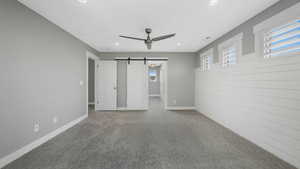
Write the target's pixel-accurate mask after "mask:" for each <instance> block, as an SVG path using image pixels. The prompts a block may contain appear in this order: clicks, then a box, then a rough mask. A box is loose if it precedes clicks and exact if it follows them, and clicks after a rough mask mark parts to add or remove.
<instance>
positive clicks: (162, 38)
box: [152, 33, 176, 41]
mask: <svg viewBox="0 0 300 169" xmlns="http://www.w3.org/2000/svg"><path fill="white" fill-rule="evenodd" d="M175 35H176V33H173V34H169V35H164V36H159V37H156V38H153V39H152V41H160V40H164V39H168V38H171V37H173V36H175Z"/></svg>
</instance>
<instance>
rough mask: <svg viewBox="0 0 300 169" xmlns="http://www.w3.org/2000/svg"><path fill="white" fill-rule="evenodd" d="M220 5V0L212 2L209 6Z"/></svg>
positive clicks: (211, 0) (212, 0)
mask: <svg viewBox="0 0 300 169" xmlns="http://www.w3.org/2000/svg"><path fill="white" fill-rule="evenodd" d="M218 3H219V0H210V1H209V6H216V5H217V4H218Z"/></svg>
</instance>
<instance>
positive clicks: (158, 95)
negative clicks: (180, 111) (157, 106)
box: [149, 94, 160, 97]
mask: <svg viewBox="0 0 300 169" xmlns="http://www.w3.org/2000/svg"><path fill="white" fill-rule="evenodd" d="M149 97H160V94H151V95H149Z"/></svg>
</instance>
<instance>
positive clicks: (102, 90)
mask: <svg viewBox="0 0 300 169" xmlns="http://www.w3.org/2000/svg"><path fill="white" fill-rule="evenodd" d="M95 66H96V74H95V76H96V78H95V79H96V106H95V109H96V110H116V108H117V63H116V61H97V62H96V64H95Z"/></svg>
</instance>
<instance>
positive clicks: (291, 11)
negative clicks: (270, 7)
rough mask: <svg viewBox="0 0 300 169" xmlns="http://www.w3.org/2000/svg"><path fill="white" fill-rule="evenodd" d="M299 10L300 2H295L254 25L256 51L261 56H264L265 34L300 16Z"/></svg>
mask: <svg viewBox="0 0 300 169" xmlns="http://www.w3.org/2000/svg"><path fill="white" fill-rule="evenodd" d="M299 11H300V3H298V4H295V5H294V6H292V7H290V8H288V9H286V10H284V11H282V12H280V13H279V14H277V15H274V16H273V17H271V18H269V19H267V20H265V21H264V22H261V23H260V24H257V25H256V26H254V28H253V33H254V35H255V53H256V54H257V55H258V56H259V57H260V58H264V35H265V34H266V33H267V32H269V31H270V30H271V29H272V28H275V27H279V26H281V25H283V24H286V23H288V22H290V21H293V20H295V19H297V18H299ZM275 58H276V57H275ZM279 58H280V57H279Z"/></svg>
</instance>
